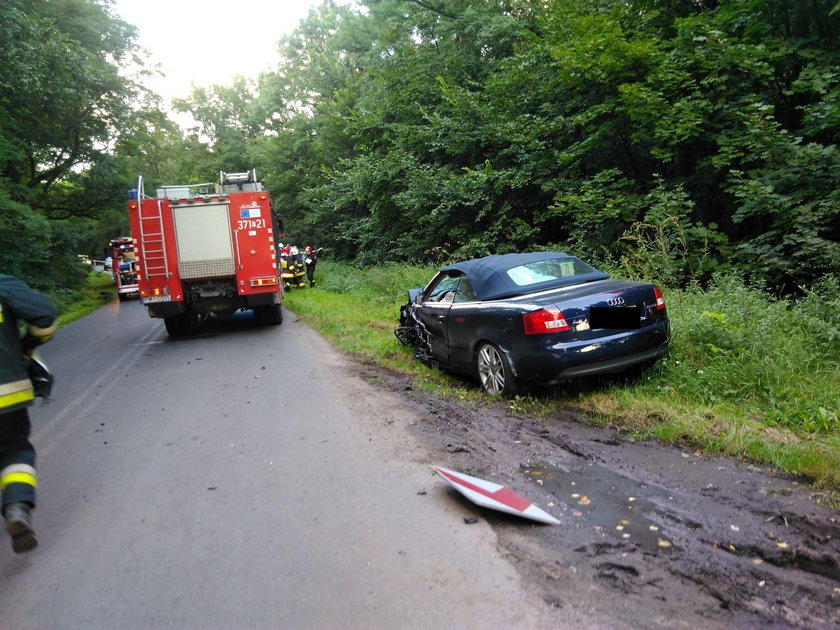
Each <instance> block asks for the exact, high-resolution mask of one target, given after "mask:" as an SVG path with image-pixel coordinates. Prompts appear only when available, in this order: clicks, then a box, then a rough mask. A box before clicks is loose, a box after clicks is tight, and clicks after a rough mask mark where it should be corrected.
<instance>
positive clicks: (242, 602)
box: [0, 301, 578, 630]
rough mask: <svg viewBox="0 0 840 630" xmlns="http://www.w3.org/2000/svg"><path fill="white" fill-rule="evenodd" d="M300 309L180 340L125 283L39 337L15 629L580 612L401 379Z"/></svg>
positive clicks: (3, 576) (455, 621) (5, 550)
mask: <svg viewBox="0 0 840 630" xmlns="http://www.w3.org/2000/svg"><path fill="white" fill-rule="evenodd" d="M285 316H286V317H285V321H284V323H283V325H282V326H279V327H267V328H259V327H256V326H254V325H253V321H250V320H247V319H241V320H232V321H229V322H226V323H224V324H223V325H221V324H220V325H214V326H210V327H208V328H207V329H206V330H205V331H204V332H203V333H202V334H200V335H196V336H193V337H189V338H184V339H181V340H177V341H173V340H170V339H169V338H168V337H167V335H166V332H165V330H164V327H163V323H162V322H161V321H160V320H153V319H150V318H149V317H148V316H147V315H146V313H145V309H144V308H143V307H142V306H141V305H140V304H139V303H138V302H134V301H132V302H126V303H123V304H120V303H119V302H117V301H114V302H112V303H110V304H108V305H106V306H105V307H103V308H102V309H100V310H99V311H97V312H96V313H94V314H92V315H90V316H88V317H86V318H84V319H82V320H80V321H78V322H75V323H73V324H71V325H69V326H67V327H65V328H63V329H62V330H60V331H59V334H58V335H57V337H56V338H55V339H54V340H53V341H52V342H50V343H49V344H48V345H46V346H45V347H44V348H43V351H42V355H43V356H44V358H45V359H46V360H47V362H48V363H49V365H50V366H51V368H52V369H53V371H54V372H55V373H56V377H57V382H56V386H55V388H54V392H53V399H52V400H51V401H49V402H48V403H46V404H40V403H39V404H36V405H35V406H34V407H33V408H32V409H31V416H32V418H33V425H34V426H33V442H34V443H35V445H36V447H37V449H38V453H39V466H38V470H39V488H38V491H39V507H38V510H37V511H36V513H35V518H36V530H37V532H38V534H39V538H40V545H39V547H38V548H37V549H36V550H35V551H33V552H31V553H29V554H24V555H19V556H18V555H15V554H13V553H12V550H11V546H10V545H9V544H8V540H7V539H5V538H4V539H0V543H2V544H0V628H2V630H19V629H26V630H29V629H42V628H49V629H52V628H56V629H75V628H120V629H135V628H136V629H141V628H155V629H157V628H201V629H205V630H206V629H213V628H219V629H234V628H248V629H258V628H395V627H402V628H435V629H440V628H496V627H500V628H543V627H545V628H549V627H550V628H557V627H563V625H564V623H565V622H562V620H560V621H559V620H558V617H557V611H556V610H554V609H549V608H547V606H546V605H545V604H544V603H543V602H542V600H541V599H540V598H539V597H537V596H535V595H533V594H531V593H529V592H528V591H527V589H526V588H525V587H524V585H523V584H522V583H521V581H520V578H519V577H518V575H517V573H516V571H515V570H514V568H513V567H512V565H511V564H510V563H509V562H508V561H507V560H506V559H505V558H503V557H501V556H500V554H499V552H498V549H497V546H496V542H497V541H496V537H495V534H494V533H493V530H492V529H491V528H490V526H489V525H488V524H487V523H486V522H483V521H482V522H479V523H477V524H474V525H465V524H464V521H463V518H462V517H463V516H465V515H468V514H469V512H468V510H466V509H465V506H464V505H463V504H462V503H461V502H459V501H457V500H456V499H455V497H453V495H452V493H450V492H446V491H444V489H443V488H442V486H441V482H440V481H438V480H437V479H436V478H435V476H434V475H433V473H432V472H431V471H430V470H429V467H428V465H429V464H430V463H435V462H434V461H433V456H432V455H430V454H429V453H427V452H425V451H424V447H423V446H421V445H420V444H418V443H417V442H416V441H415V440H414V439H413V438H412V437H411V436H410V434H409V433H408V431H407V430H406V427H407V425H408V424H409V423H411V422H414V421H415V419H413V418H412V417H411V416H410V412H409V411H407V410H406V408H404V407H403V406H401V403H400V401H399V399H398V397H395V396H394V395H391V394H388V393H385V392H384V391H380V390H379V389H378V388H375V387H373V386H372V385H370V384H368V383H366V382H365V381H364V380H362V379H360V378H358V377H356V376H354V375H353V371H352V370H351V369H348V364H347V363H346V360H345V359H344V358H343V357H341V356H339V355H337V354H336V353H334V352H333V351H332V350H331V349H330V348H329V346H328V345H327V344H326V343H325V342H324V341H323V340H322V339H321V338H320V337H319V336H317V335H316V334H315V333H313V332H312V331H311V330H309V329H308V328H307V327H306V326H304V325H303V324H301V323H299V322H296V321H295V317H294V315H293V314H291V313H289V312H288V311H286V312H285ZM577 625H578V623H577V622H576V621H575V620H569V623H568V626H569V627H574V626H577Z"/></svg>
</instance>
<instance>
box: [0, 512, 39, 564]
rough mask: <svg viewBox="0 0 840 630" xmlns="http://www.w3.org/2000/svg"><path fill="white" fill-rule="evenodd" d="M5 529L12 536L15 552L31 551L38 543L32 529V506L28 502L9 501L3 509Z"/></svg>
mask: <svg viewBox="0 0 840 630" xmlns="http://www.w3.org/2000/svg"><path fill="white" fill-rule="evenodd" d="M3 516H4V517H5V518H6V531H7V532H8V533H9V536H11V537H12V549H13V550H14V552H15V553H24V552H26V551H32V550H33V549H35V547H36V546H37V545H38V538H37V536H35V530H33V529H32V508H31V507H30V506H29V504H28V503H20V502H18V503H9V505H7V506H6V508H5V509H4V510H3Z"/></svg>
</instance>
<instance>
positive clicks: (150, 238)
mask: <svg viewBox="0 0 840 630" xmlns="http://www.w3.org/2000/svg"><path fill="white" fill-rule="evenodd" d="M137 191H138V193H139V196H140V198H139V199H138V208H137V213H138V214H137V216H138V218H139V220H138V222H137V223H138V224H139V225H140V240H141V241H142V243H143V259H142V261H141V262H142V264H143V276H144V277H146V278H153V277H156V276H164V277H165V278H169V277H170V276H171V275H172V274H170V273H169V261H168V260H167V259H166V235H165V234H164V233H163V200H162V199H157V200H155V203H153V204H149V205H150V206H151V207H152V208H153V211H152V213H151V214H148V215H146V216H144V215H143V207H144V205H146V204H144V203H143V199H144V196H143V176H142V175H141V176H140V179H139V180H138V181H137ZM144 224H145V225H144Z"/></svg>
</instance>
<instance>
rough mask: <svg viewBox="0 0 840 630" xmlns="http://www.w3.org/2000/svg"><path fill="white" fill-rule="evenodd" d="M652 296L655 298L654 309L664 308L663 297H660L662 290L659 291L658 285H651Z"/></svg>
mask: <svg viewBox="0 0 840 630" xmlns="http://www.w3.org/2000/svg"><path fill="white" fill-rule="evenodd" d="M653 296H654V297H655V298H656V310H657V311H659V310H662V309H663V308H665V298H664V297H662V291H660V289H659V287H653Z"/></svg>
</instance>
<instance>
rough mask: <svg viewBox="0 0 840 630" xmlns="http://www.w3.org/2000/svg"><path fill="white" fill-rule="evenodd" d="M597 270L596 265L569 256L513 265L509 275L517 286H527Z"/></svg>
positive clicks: (508, 272)
mask: <svg viewBox="0 0 840 630" xmlns="http://www.w3.org/2000/svg"><path fill="white" fill-rule="evenodd" d="M596 271H597V270H596V269H595V268H594V267H590V266H589V265H587V264H586V263H585V262H583V261H582V260H578V259H577V258H574V257H572V256H569V257H568V258H552V259H550V260H540V261H537V262H533V263H528V264H527V265H520V266H519V267H513V268H512V269H508V271H507V275H508V277H509V278H510V279H511V280H513V282H514V284H516V285H517V286H520V287H526V286H528V285H531V284H539V283H540V282H548V281H549V280H558V279H561V278H573V277H574V276H583V275H586V274H590V273H593V272H596Z"/></svg>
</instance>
